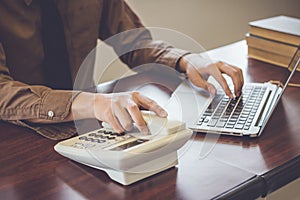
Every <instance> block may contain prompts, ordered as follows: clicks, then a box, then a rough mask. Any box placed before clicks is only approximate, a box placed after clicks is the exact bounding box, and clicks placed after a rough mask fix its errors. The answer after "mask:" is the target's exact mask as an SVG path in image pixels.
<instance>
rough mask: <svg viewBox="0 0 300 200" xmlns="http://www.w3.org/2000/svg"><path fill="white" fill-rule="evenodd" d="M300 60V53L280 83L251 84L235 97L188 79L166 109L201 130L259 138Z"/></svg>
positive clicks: (175, 116) (195, 128)
mask: <svg viewBox="0 0 300 200" xmlns="http://www.w3.org/2000/svg"><path fill="white" fill-rule="evenodd" d="M299 62H300V59H299V57H298V56H297V59H296V58H294V60H293V61H292V62H291V64H290V67H289V69H290V71H289V70H286V71H287V74H285V75H284V76H285V77H283V78H282V80H280V83H278V84H274V83H270V82H267V83H247V84H245V85H244V87H243V90H242V95H241V96H240V97H236V98H234V99H230V98H229V97H228V96H226V95H225V93H224V92H223V91H222V90H218V91H217V94H216V95H215V96H211V95H208V94H207V92H206V91H204V90H202V89H200V88H196V87H194V86H193V85H192V84H191V83H190V82H189V81H188V80H184V81H183V82H182V83H181V84H180V85H179V86H178V87H177V89H176V90H175V91H174V93H173V94H172V97H171V99H170V101H169V102H168V104H167V105H166V106H165V109H166V110H167V111H168V113H169V118H174V119H177V120H181V121H184V122H185V123H186V125H187V127H188V128H190V129H192V130H195V131H198V132H204V133H216V134H226V135H234V136H249V137H257V136H259V135H260V134H261V133H262V132H263V130H264V128H265V126H266V123H267V121H268V120H269V118H270V116H271V114H272V113H273V111H274V109H275V107H276V105H277V104H278V102H279V100H280V98H281V96H282V94H283V92H284V90H285V89H286V87H287V85H288V83H289V82H290V80H291V77H292V76H293V74H294V73H295V71H296V69H297V68H298V67H299ZM212 82H214V81H213V80H212ZM215 84H216V83H215Z"/></svg>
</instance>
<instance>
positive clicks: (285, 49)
mask: <svg viewBox="0 0 300 200" xmlns="http://www.w3.org/2000/svg"><path fill="white" fill-rule="evenodd" d="M246 41H247V44H248V46H250V47H253V48H256V49H260V50H263V51H267V52H270V53H274V54H279V55H282V56H286V57H289V58H290V59H291V58H292V57H293V56H294V54H295V53H296V51H297V47H295V46H292V45H288V44H284V43H280V42H277V41H273V40H268V39H265V38H261V37H256V36H253V35H249V34H248V35H246Z"/></svg>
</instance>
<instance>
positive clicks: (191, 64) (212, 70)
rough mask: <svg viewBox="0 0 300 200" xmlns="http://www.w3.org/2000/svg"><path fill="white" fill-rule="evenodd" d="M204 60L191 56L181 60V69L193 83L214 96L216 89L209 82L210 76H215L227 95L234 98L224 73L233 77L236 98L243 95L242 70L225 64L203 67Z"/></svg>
mask: <svg viewBox="0 0 300 200" xmlns="http://www.w3.org/2000/svg"><path fill="white" fill-rule="evenodd" d="M203 61H204V58H202V57H201V56H200V55H198V54H189V55H186V56H184V57H182V58H181V59H180V62H179V68H180V70H182V71H184V72H186V74H187V76H188V78H189V79H190V81H192V83H193V84H194V85H196V86H198V87H201V88H203V89H206V90H207V91H209V92H210V93H212V94H215V93H216V88H215V87H214V86H213V85H212V84H210V83H208V82H207V79H208V77H209V76H213V77H214V78H215V79H216V80H217V81H218V82H219V84H220V85H221V86H222V88H223V89H224V91H225V93H226V95H228V96H229V97H230V98H233V94H232V93H231V91H230V89H229V86H228V84H227V82H226V80H225V78H224V77H223V75H222V73H225V74H227V75H228V76H230V77H231V79H232V82H233V84H234V93H235V95H236V96H240V95H241V90H242V87H243V85H244V78H243V73H242V70H241V69H240V68H238V67H236V66H232V65H229V64H226V63H224V62H221V61H220V62H216V63H212V64H207V65H206V66H203V63H204V62H203Z"/></svg>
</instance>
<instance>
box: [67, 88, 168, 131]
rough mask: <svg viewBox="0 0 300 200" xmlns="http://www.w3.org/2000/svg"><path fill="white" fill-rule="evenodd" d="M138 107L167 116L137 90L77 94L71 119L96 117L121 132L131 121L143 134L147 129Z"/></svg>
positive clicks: (131, 125)
mask: <svg viewBox="0 0 300 200" xmlns="http://www.w3.org/2000/svg"><path fill="white" fill-rule="evenodd" d="M139 107H143V108H144V109H147V110H151V111H153V112H155V113H156V114H157V115H158V116H160V117H167V115H168V114H167V112H166V111H165V110H164V109H163V108H162V107H160V106H159V105H158V104H157V103H156V102H155V101H154V100H152V99H149V98H148V97H146V96H143V95H142V94H140V93H139V92H122V93H111V94H93V93H86V92H83V93H81V94H79V95H78V96H77V97H76V98H75V100H74V102H73V104H72V113H73V119H86V118H96V119H98V120H99V121H104V122H107V123H109V124H110V125H111V126H112V128H113V129H114V130H115V131H116V132H118V133H122V132H124V131H130V130H131V129H132V128H133V123H135V125H136V127H137V128H138V129H139V130H140V131H141V133H143V134H148V133H149V129H148V127H147V124H146V122H145V120H144V118H143V116H142V113H141V111H140V109H139Z"/></svg>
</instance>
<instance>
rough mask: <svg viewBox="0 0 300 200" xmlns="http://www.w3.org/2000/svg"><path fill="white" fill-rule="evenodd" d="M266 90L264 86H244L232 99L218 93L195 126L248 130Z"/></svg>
mask: <svg viewBox="0 0 300 200" xmlns="http://www.w3.org/2000/svg"><path fill="white" fill-rule="evenodd" d="M266 89H267V88H266V87H264V86H256V85H248V86H244V88H243V90H242V95H241V96H240V97H235V98H233V99H230V98H229V97H228V96H226V95H225V93H224V92H223V91H222V92H218V93H217V94H216V96H215V98H214V99H213V101H212V102H211V103H210V105H209V106H208V108H207V109H206V111H205V112H204V114H203V115H202V116H201V117H200V119H199V121H198V123H197V125H199V126H201V125H206V126H208V127H217V128H230V129H239V130H249V129H250V126H251V124H252V122H253V119H254V116H255V115H256V112H257V110H258V108H259V105H260V103H261V101H262V98H263V96H264V93H265V92H266Z"/></svg>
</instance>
